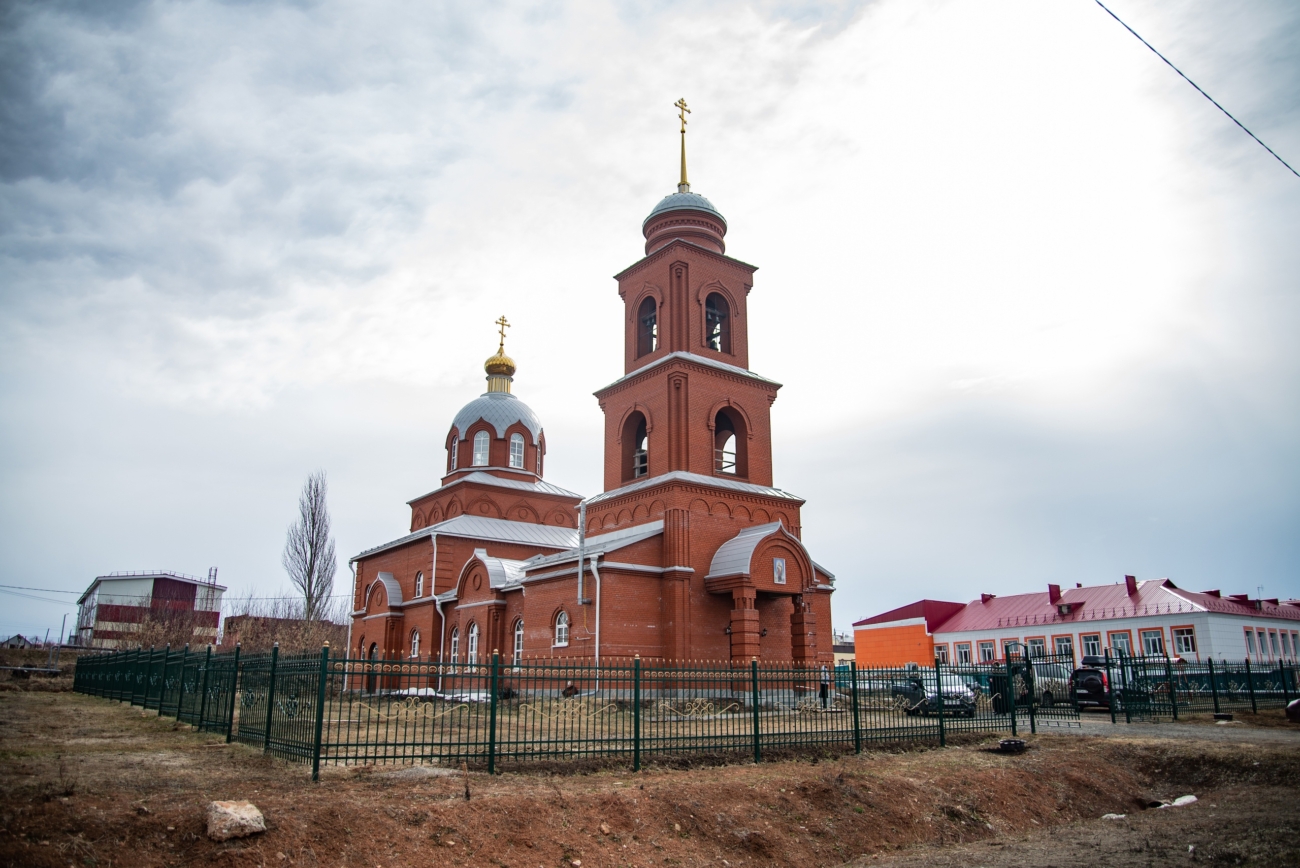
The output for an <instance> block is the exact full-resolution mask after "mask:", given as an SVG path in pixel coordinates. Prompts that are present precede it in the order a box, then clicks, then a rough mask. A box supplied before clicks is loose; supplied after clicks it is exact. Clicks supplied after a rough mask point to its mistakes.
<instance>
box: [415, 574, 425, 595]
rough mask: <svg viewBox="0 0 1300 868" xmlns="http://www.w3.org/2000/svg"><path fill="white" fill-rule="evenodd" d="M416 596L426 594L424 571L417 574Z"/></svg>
mask: <svg viewBox="0 0 1300 868" xmlns="http://www.w3.org/2000/svg"><path fill="white" fill-rule="evenodd" d="M415 596H416V598H417V599H418V598H420V597H423V596H424V573H422V572H420V573H416V574H415Z"/></svg>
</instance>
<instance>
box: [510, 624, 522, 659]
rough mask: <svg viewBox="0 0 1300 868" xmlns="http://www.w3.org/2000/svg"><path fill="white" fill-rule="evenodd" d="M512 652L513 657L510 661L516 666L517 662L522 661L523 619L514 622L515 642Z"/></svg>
mask: <svg viewBox="0 0 1300 868" xmlns="http://www.w3.org/2000/svg"><path fill="white" fill-rule="evenodd" d="M513 651H514V655H513V656H512V658H511V659H512V660H514V663H515V665H516V666H518V665H519V661H521V660H523V659H524V619H523V618H520V619H519V620H518V621H515V641H514V648H513Z"/></svg>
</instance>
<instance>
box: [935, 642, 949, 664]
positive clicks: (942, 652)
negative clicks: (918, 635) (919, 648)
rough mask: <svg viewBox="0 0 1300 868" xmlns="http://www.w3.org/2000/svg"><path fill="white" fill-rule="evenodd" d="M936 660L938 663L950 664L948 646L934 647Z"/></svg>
mask: <svg viewBox="0 0 1300 868" xmlns="http://www.w3.org/2000/svg"><path fill="white" fill-rule="evenodd" d="M934 659H935V662H936V663H947V662H948V646H947V645H946V644H943V645H935V646H934Z"/></svg>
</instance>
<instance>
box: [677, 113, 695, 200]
mask: <svg viewBox="0 0 1300 868" xmlns="http://www.w3.org/2000/svg"><path fill="white" fill-rule="evenodd" d="M673 105H674V106H676V107H677V117H679V118H681V121H682V179H681V180H680V181H678V182H677V192H678V193H689V192H691V182H690V181H687V180H686V116H687V115H688V114H690V113H691V110H690V109H688V108H687V107H686V97H682V98H681V99H679V100H677V102H675V103H673Z"/></svg>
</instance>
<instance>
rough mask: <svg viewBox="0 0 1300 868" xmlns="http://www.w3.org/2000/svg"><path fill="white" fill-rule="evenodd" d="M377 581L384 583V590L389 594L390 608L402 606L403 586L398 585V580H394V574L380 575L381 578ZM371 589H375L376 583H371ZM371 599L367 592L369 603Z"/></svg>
mask: <svg viewBox="0 0 1300 868" xmlns="http://www.w3.org/2000/svg"><path fill="white" fill-rule="evenodd" d="M376 581H379V582H383V583H384V590H385V591H387V592H388V605H389V606H400V605H402V586H401V585H400V584H398V582H397V579H395V578H393V574H392V573H380V574H379V578H378V579H376ZM370 587H372V588H373V587H374V582H371V583H370ZM369 597H370V593H369V592H368V591H367V592H366V598H367V602H369Z"/></svg>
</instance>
